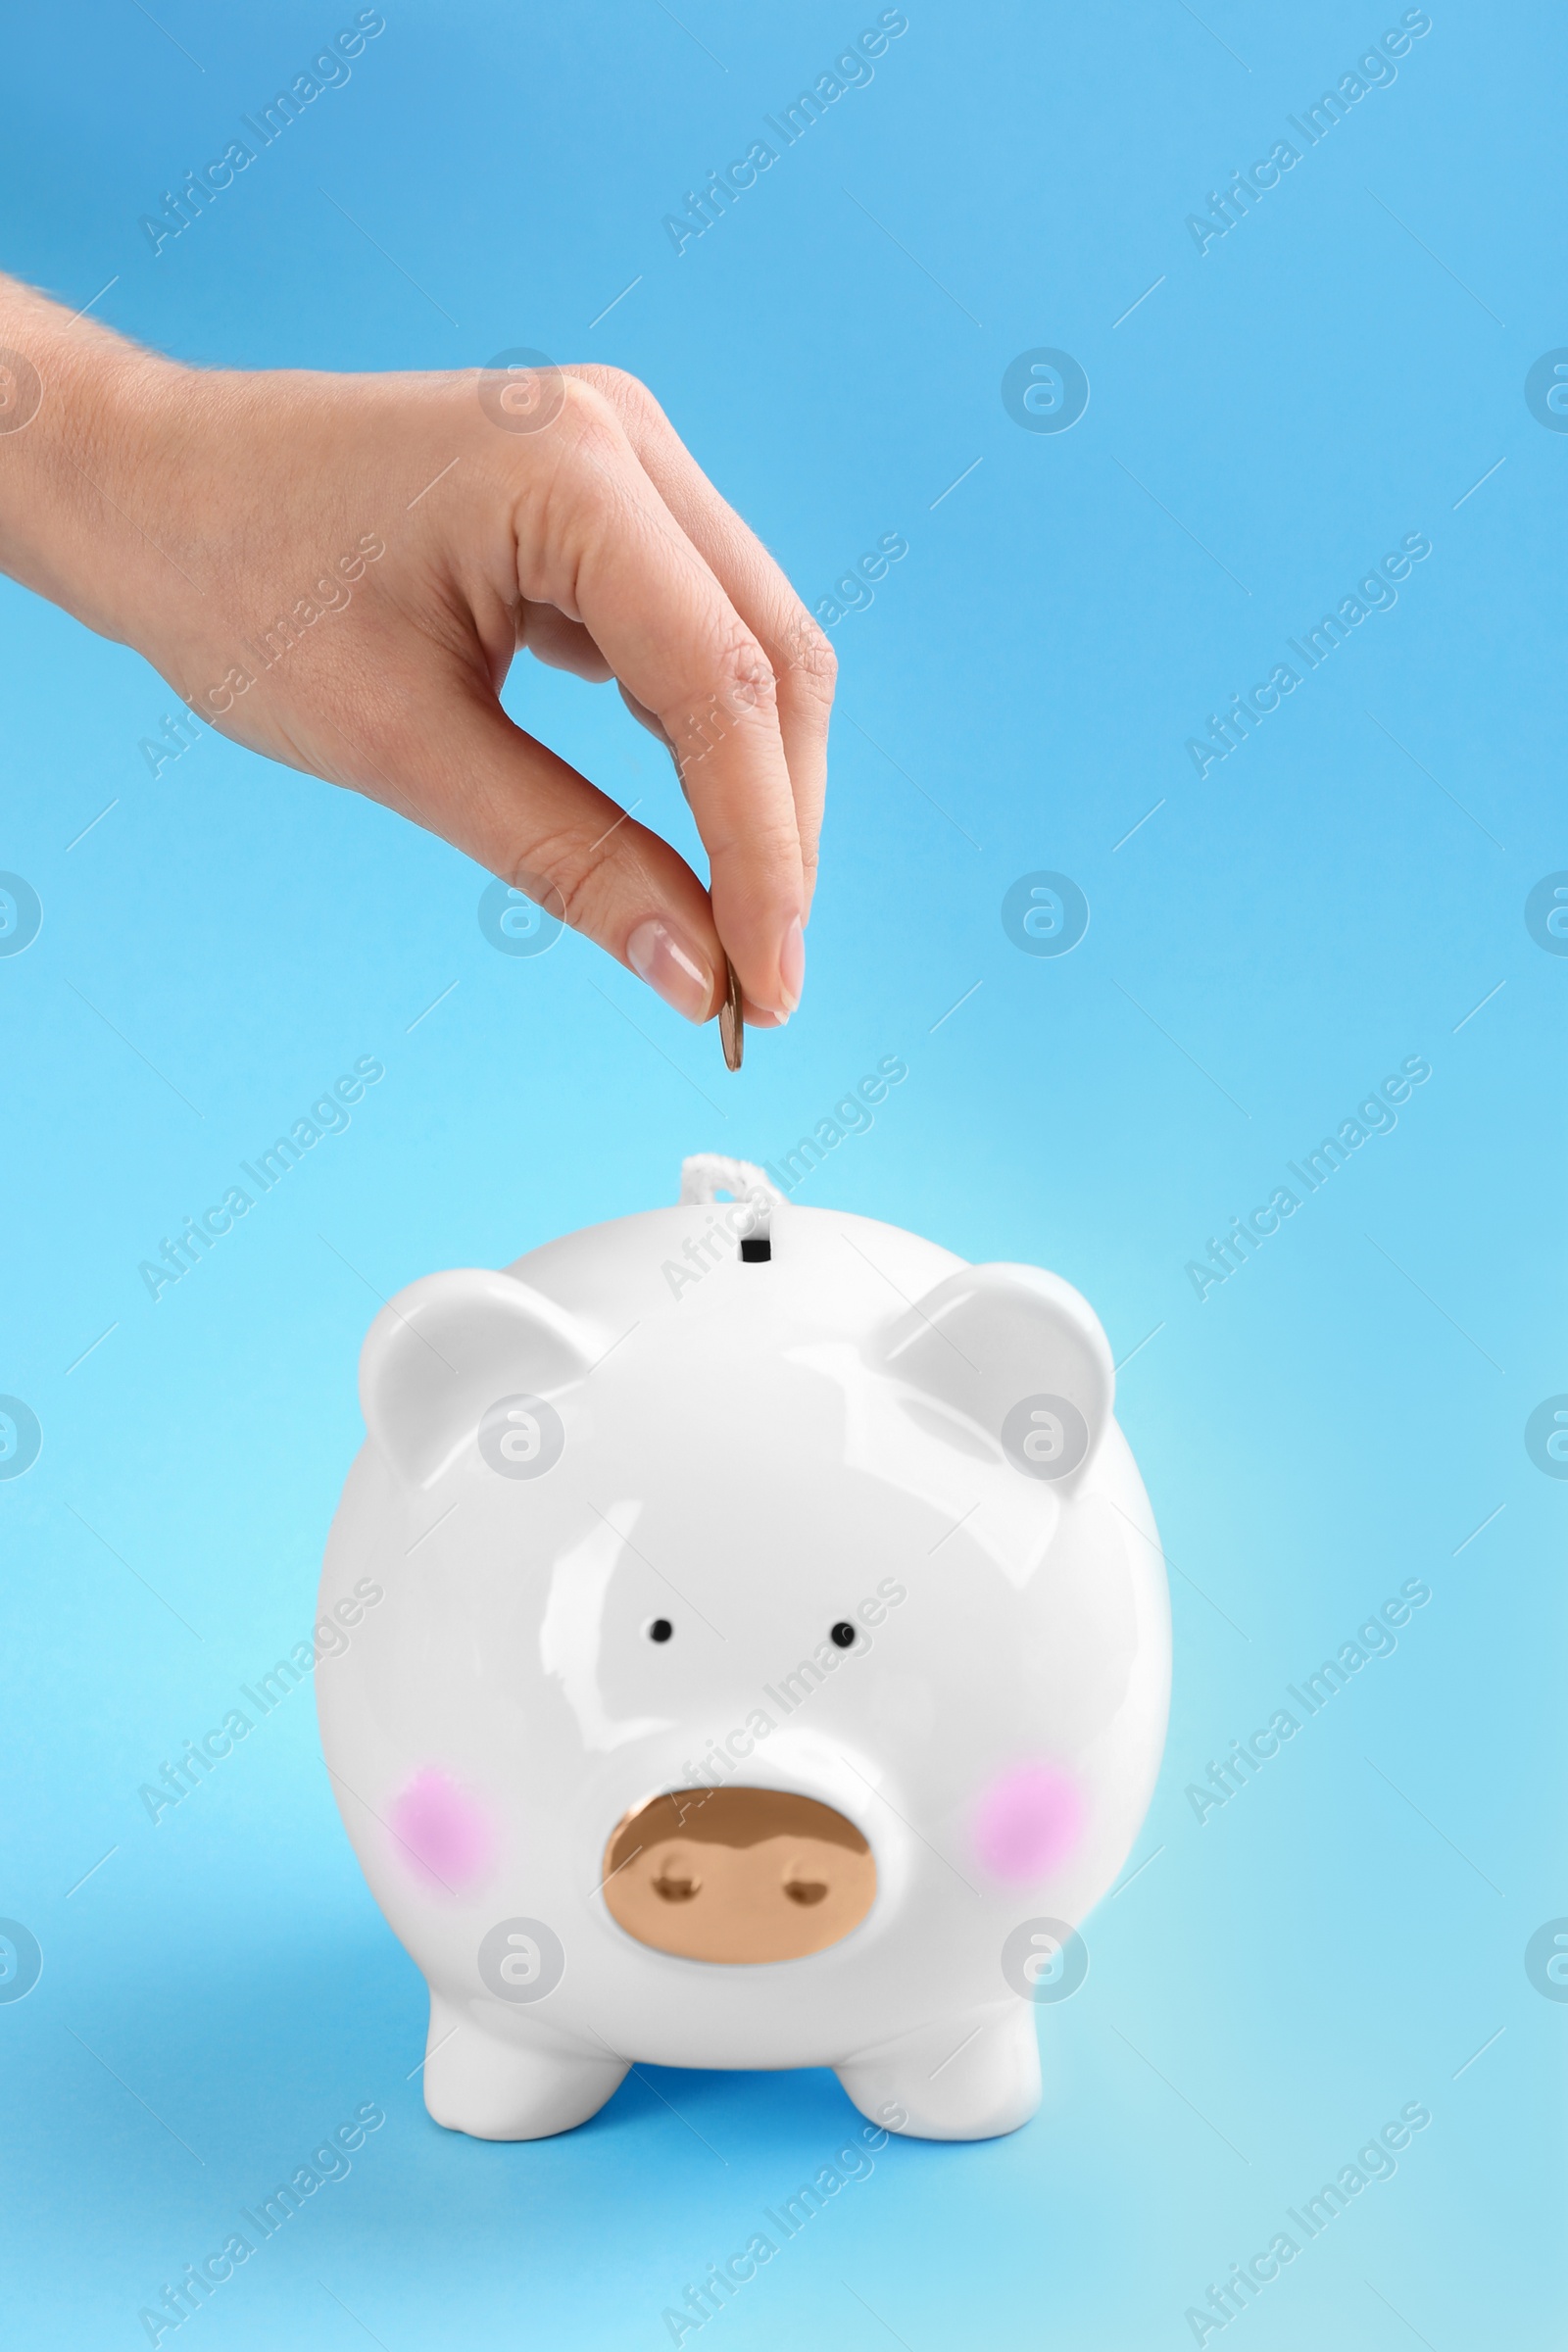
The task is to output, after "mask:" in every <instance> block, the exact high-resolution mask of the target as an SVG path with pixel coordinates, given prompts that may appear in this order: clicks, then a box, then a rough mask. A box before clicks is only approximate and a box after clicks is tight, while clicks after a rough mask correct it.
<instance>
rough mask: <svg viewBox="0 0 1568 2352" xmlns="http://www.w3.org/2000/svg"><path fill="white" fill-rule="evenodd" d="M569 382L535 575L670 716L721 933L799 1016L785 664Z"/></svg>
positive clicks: (621, 439)
mask: <svg viewBox="0 0 1568 2352" xmlns="http://www.w3.org/2000/svg"><path fill="white" fill-rule="evenodd" d="M564 388H565V400H564V406H563V411H562V414H561V417H560V419H559V428H558V432H557V433H556V434H554V435H552V439H553V441H554V447H555V459H556V463H555V466H554V468H553V469H552V470H547V471H546V472H545V473H543V474H542V475H541V476H540V477H537V478H533V479H530V480H529V481H525V482H524V483H523V485H522V486H521V494H520V497H519V501H518V504H519V508H520V509H522V510H524V512H522V513H520V514H519V515H518V519H517V551H518V553H517V562H518V572H519V585H520V587H521V589H522V592H523V594H524V595H525V596H529V597H533V598H537V599H539V600H541V601H548V602H550V603H553V604H555V605H556V606H557V607H558V609H559V610H560V611H562V612H564V613H566V614H567V616H568V617H569V618H571V619H576V620H581V621H582V622H583V623H584V624H585V626H586V627H587V628H588V629H589V630H590V632H591V633H592V635H593V638H594V641H595V643H596V644H597V645H598V646H599V648H600V650H601V652H602V653H603V654H604V656H605V659H606V661H607V662H610V664H611V666H612V668H613V670H614V673H615V675H616V677H617V678H618V679H619V680H620V682H621V683H622V684H623V685H624V686H625V687H626V689H627V690H628V692H629V693H630V694H632V695H633V696H634V697H635V698H636V700H637V701H638V702H639V703H642V704H644V705H645V706H646V707H647V708H648V709H649V710H650V711H653V712H654V713H655V715H656V716H657V717H658V719H659V721H660V724H661V725H662V728H663V729H664V732H665V733H666V735H667V736H668V737H669V739H670V742H671V745H672V747H673V749H674V752H675V758H676V764H677V766H678V768H679V770H680V775H681V781H682V784H683V785H684V787H685V790H686V796H687V799H688V801H689V802H690V804H691V809H692V814H693V816H694V817H695V819H696V821H697V827H698V831H699V832H700V833H701V835H702V837H703V843H704V846H705V847H706V849H707V851H708V855H709V860H710V866H711V879H710V896H711V900H712V906H713V919H714V922H715V924H716V925H717V928H718V934H719V937H720V939H721V940H722V941H723V943H724V947H725V950H726V953H727V954H728V956H730V958H731V960H732V962H733V963H734V965H735V968H736V970H737V972H738V973H739V975H740V980H741V985H742V987H743V988H744V990H745V992H746V995H747V997H748V998H749V999H750V1001H751V1003H752V1004H753V1005H755V1006H756V1007H758V1009H759V1010H760V1011H763V1012H771V1013H776V1014H777V1015H779V1016H780V1017H781V1018H787V1017H788V1015H789V1014H790V1013H791V1012H793V1011H794V1009H795V1006H796V1005H798V1004H799V1002H800V996H801V987H802V982H803V979H804V974H805V961H806V950H805V941H804V937H803V931H802V918H803V916H804V914H805V911H806V892H805V876H804V872H803V866H802V858H801V839H800V830H799V826H798V823H797V818H796V809H795V800H794V795H793V793H792V791H791V786H790V774H789V766H788V762H787V760H786V759H785V754H784V743H783V737H782V735H781V733H780V729H779V719H778V693H777V684H776V680H775V677H774V672H773V667H772V664H771V662H769V660H768V658H767V655H766V653H765V652H764V651H763V648H762V646H761V643H760V640H759V638H758V637H757V635H756V633H755V632H754V631H753V630H752V629H751V628H750V627H748V625H747V623H746V622H745V620H744V619H743V618H742V617H741V615H740V613H738V612H737V611H736V609H735V607H734V605H733V604H732V603H731V602H730V599H729V597H728V596H727V595H726V594H725V592H724V589H723V588H722V586H721V585H720V583H719V581H718V580H717V578H716V577H715V576H714V573H713V572H712V570H711V567H710V565H709V564H707V562H706V561H705V560H704V558H703V556H702V555H701V554H700V553H699V551H698V549H697V548H696V547H695V546H694V545H693V543H692V541H691V540H690V539H689V538H688V537H687V536H686V534H685V532H684V531H682V530H681V528H680V526H679V525H678V524H677V522H676V521H675V519H674V517H673V516H672V515H671V514H670V512H669V510H668V508H667V507H666V506H665V504H664V502H663V500H662V498H661V497H660V495H659V492H658V490H657V489H656V488H655V486H654V484H653V482H652V481H651V480H650V479H649V476H648V474H647V473H646V472H645V471H644V469H643V466H642V465H641V463H640V461H639V459H638V458H637V456H636V453H635V451H634V450H633V449H632V447H631V444H630V442H629V441H628V439H627V437H626V434H625V432H624V430H623V429H622V427H621V424H620V422H619V419H618V418H617V417H616V416H615V414H614V411H613V408H612V406H611V404H610V403H609V402H608V401H606V400H605V399H604V397H603V395H602V394H600V393H599V392H597V391H595V390H594V389H593V387H592V386H590V385H588V384H586V383H583V382H582V381H581V380H580V379H572V378H569V377H568V378H566V379H565V386H564ZM540 454H541V455H542V454H543V452H541V453H540ZM529 508H532V510H533V511H532V513H528V512H527V511H526V510H528V509H529Z"/></svg>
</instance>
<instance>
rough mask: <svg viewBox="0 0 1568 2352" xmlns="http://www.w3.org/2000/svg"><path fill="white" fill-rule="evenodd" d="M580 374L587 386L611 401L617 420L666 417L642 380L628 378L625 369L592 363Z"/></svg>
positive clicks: (579, 372)
mask: <svg viewBox="0 0 1568 2352" xmlns="http://www.w3.org/2000/svg"><path fill="white" fill-rule="evenodd" d="M577 372H578V374H579V375H580V377H581V379H582V381H583V382H584V383H586V384H587V385H589V386H590V388H591V389H592V390H594V391H596V392H598V393H599V395H600V397H601V398H602V399H604V400H608V401H609V403H610V405H611V407H612V408H613V410H614V411H615V412H616V414H617V416H620V417H631V418H634V419H641V418H650V417H662V415H663V411H662V409H661V407H660V405H659V403H658V401H657V400H656V399H655V398H654V395H653V394H652V392H650V391H649V389H648V386H647V385H646V384H645V383H644V382H643V380H642V378H641V377H640V376H636V375H631V374H629V373H628V372H627V370H626V369H625V368H604V367H601V366H599V365H598V364H597V363H591V364H589V365H587V366H585V367H583V368H580V369H579V370H577Z"/></svg>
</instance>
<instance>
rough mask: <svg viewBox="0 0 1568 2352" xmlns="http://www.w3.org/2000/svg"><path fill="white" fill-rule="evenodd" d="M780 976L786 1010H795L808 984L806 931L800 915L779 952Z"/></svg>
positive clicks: (787, 932) (786, 935)
mask: <svg viewBox="0 0 1568 2352" xmlns="http://www.w3.org/2000/svg"><path fill="white" fill-rule="evenodd" d="M778 976H779V979H780V981H781V982H782V984H783V989H784V1010H785V1011H786V1012H793V1011H794V1010H795V1007H796V1005H798V1004H799V1003H800V1001H801V991H802V989H803V988H804V987H805V986H806V933H805V932H804V931H803V930H802V929H801V918H800V916H799V915H797V916H796V917H795V920H794V921H793V922H792V923H791V925H790V927H789V929H788V930H787V931H786V932H785V934H784V938H783V942H782V944H781V945H780V948H779V952H778Z"/></svg>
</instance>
